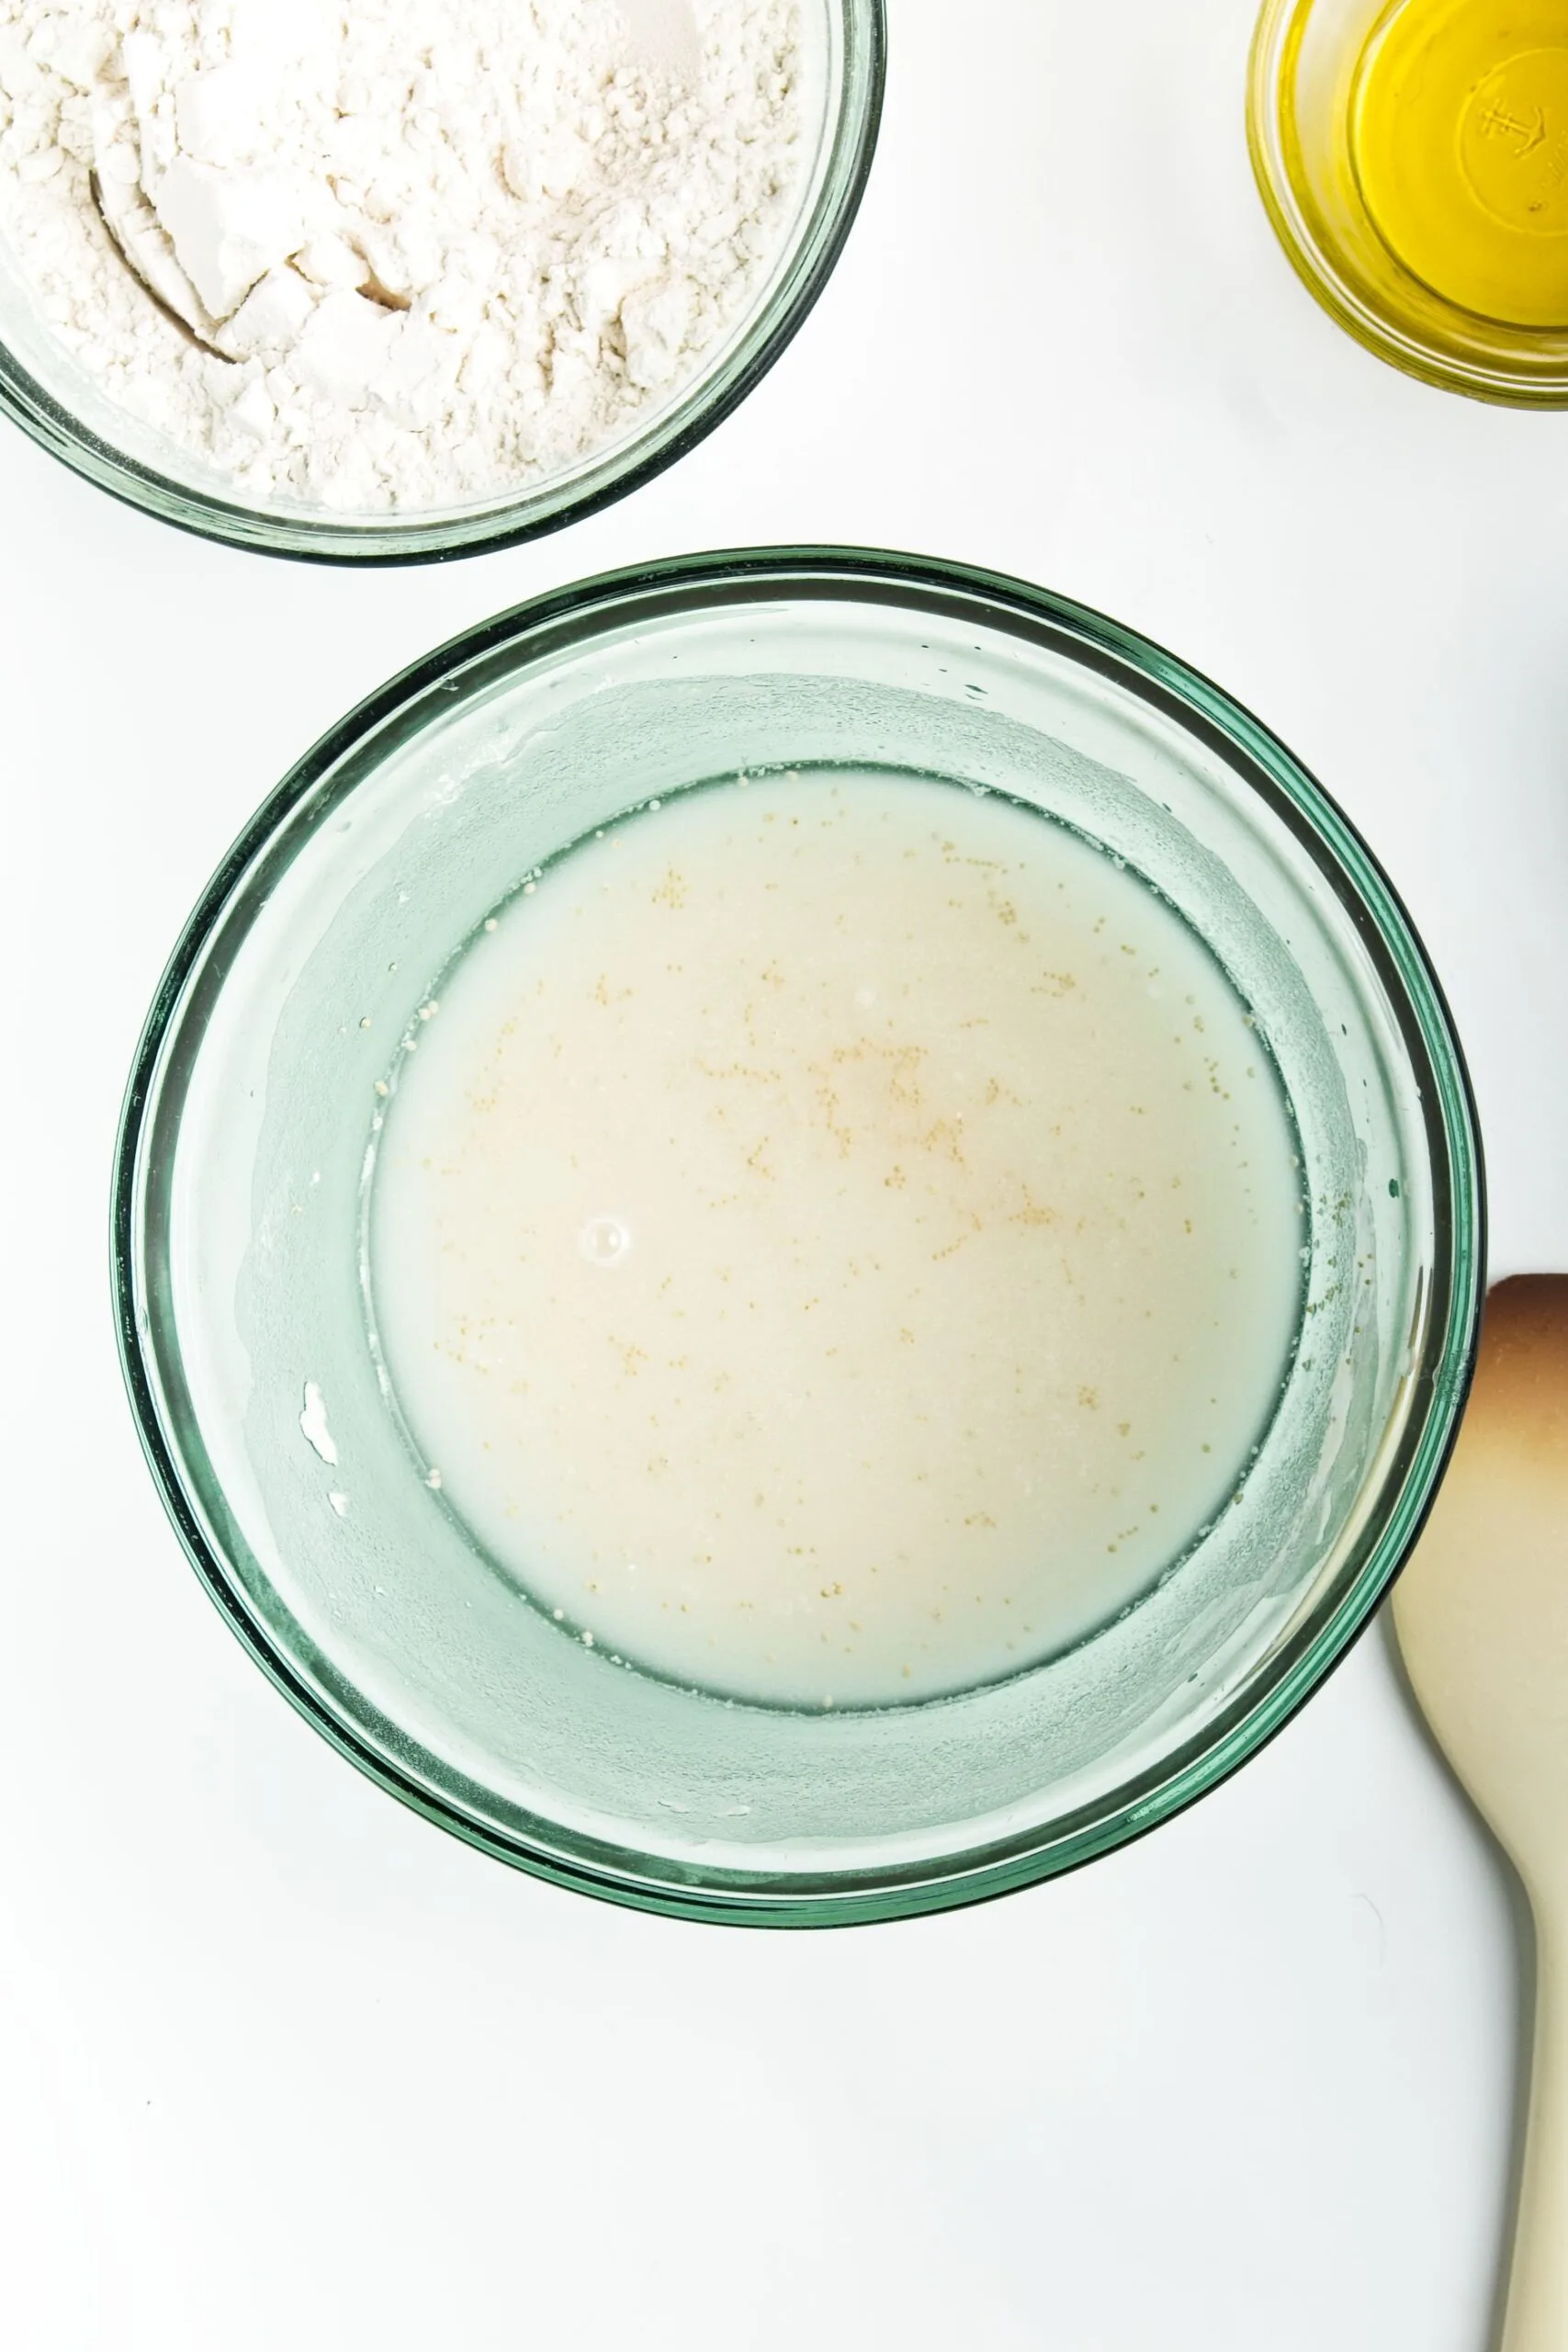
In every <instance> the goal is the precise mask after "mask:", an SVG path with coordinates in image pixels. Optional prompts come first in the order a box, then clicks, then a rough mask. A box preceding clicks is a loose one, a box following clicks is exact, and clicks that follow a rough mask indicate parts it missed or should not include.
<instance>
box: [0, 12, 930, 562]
mask: <svg viewBox="0 0 1568 2352" xmlns="http://www.w3.org/2000/svg"><path fill="white" fill-rule="evenodd" d="M800 19H801V58H802V69H803V72H802V79H803V88H804V96H805V119H806V123H807V134H806V137H807V153H808V155H809V158H810V161H809V164H808V166H807V169H806V171H805V172H804V174H803V175H802V181H801V189H800V196H799V200H798V203H797V207H796V210H795V219H794V221H793V223H792V224H791V226H790V229H789V231H788V232H787V234H786V236H785V237H784V240H783V242H782V244H781V246H780V250H779V253H778V254H777V257H776V258H775V260H774V263H773V267H772V269H771V270H770V271H769V273H768V275H767V277H766V278H765V279H764V280H763V281H762V282H761V285H760V286H759V288H758V289H757V291H756V294H755V296H754V297H753V300H752V301H751V303H750V308H749V309H748V311H747V312H746V314H745V316H744V317H743V318H742V319H741V320H740V322H739V324H738V325H737V326H736V327H735V328H734V330H733V331H732V332H731V334H729V336H728V339H727V340H726V341H725V342H724V343H723V344H721V345H719V346H718V347H717V348H716V349H715V350H714V351H713V352H711V353H710V354H709V355H708V356H707V358H706V359H705V361H704V363H703V366H702V368H701V369H700V370H699V372H698V373H697V374H696V375H695V376H694V377H692V378H689V379H686V380H684V381H683V382H682V383H681V384H680V385H679V386H678V387H677V388H676V390H674V391H673V392H672V393H671V396H670V397H669V398H668V399H667V400H665V401H663V402H662V404H655V405H653V406H651V407H650V408H649V410H647V411H646V412H645V413H643V414H642V415H641V416H639V417H638V418H637V422H636V424H634V426H633V427H632V429H631V431H630V432H629V433H628V434H626V435H625V436H624V437H623V438H622V439H620V440H619V441H617V442H615V443H614V444H612V445H611V446H610V447H606V448H604V449H601V450H599V451H597V452H596V453H595V454H594V455H593V456H592V457H591V458H586V459H585V460H584V461H583V462H582V463H581V465H578V466H576V467H574V468H573V469H570V471H569V472H565V473H559V474H555V475H552V476H550V477H548V478H547V480H544V481H536V482H531V483H528V484H526V485H525V486H524V487H523V488H522V489H520V490H516V491H512V492H501V493H499V494H497V495H496V496H494V497H491V498H487V499H484V500H481V501H479V502H478V503H475V504H472V505H465V506H462V507H457V508H451V509H447V510H444V511H440V512H422V513H406V514H402V513H386V512H378V513H376V514H373V515H352V514H339V513H329V512H327V511H326V510H325V509H323V508H321V507H319V506H310V505H307V504H305V503H299V502H295V503H288V502H285V501H282V500H279V501H277V502H276V503H266V504H263V505H253V504H249V503H244V502H243V501H242V500H240V499H237V498H236V496H235V493H234V488H233V485H232V483H231V482H230V481H228V479H227V477H226V476H223V475H220V474H219V473H217V472H215V471H214V470H212V469H210V468H205V469H204V468H203V467H202V466H201V465H200V464H199V462H198V461H197V459H196V458H193V457H192V456H190V455H189V454H188V453H187V452H186V451H185V450H183V449H181V448H180V447H179V446H178V445H177V444H176V443H175V442H174V441H172V440H171V439H169V437H168V436H167V435H163V434H160V433H158V432H157V431H156V430H155V429H154V428H153V427H152V426H151V425H145V424H141V422H140V420H138V419H137V418H135V417H133V416H132V415H130V413H128V412H127V411H126V410H125V409H123V408H121V407H119V406H118V405H117V404H116V403H115V402H114V401H111V400H110V399H109V398H108V397H107V394H106V393H105V392H104V390H103V389H102V388H101V386H100V385H99V384H98V383H97V382H96V380H95V379H92V378H91V377H89V376H88V375H87V374H86V373H85V370H84V369H83V368H81V367H80V366H78V364H77V363H76V361H75V360H74V359H73V357H72V356H71V354H70V353H69V352H67V351H66V350H65V349H64V348H63V347H62V345H60V343H59V342H58V341H57V340H56V339H55V337H54V336H53V335H52V334H51V332H50V330H49V328H48V326H47V325H46V323H45V322H43V321H42V320H41V319H40V318H39V314H38V311H37V308H36V305H35V303H34V301H33V299H32V297H31V295H30V294H29V293H28V289H27V288H26V287H25V286H24V285H23V283H22V282H21V279H20V277H19V276H18V274H17V268H16V265H15V264H14V262H13V261H12V260H11V258H10V256H9V254H7V253H6V249H5V243H4V238H3V236H0V413H4V414H5V415H7V416H9V417H11V418H13V419H14V420H15V422H16V423H17V424H19V425H20V426H21V427H22V429H23V430H24V432H27V433H29V434H31V435H32V437H33V439H34V440H35V441H37V442H39V444H40V446H41V447H44V448H45V449H47V450H49V451H50V453H51V455H52V456H54V457H56V458H61V459H62V461H63V463H64V464H66V465H68V466H70V467H72V468H73V469H74V471H76V472H77V473H79V474H82V475H85V478H86V479H87V481H92V482H96V483H97V485H98V487H99V488H100V489H101V490H107V491H109V492H112V493H113V495H114V496H115V497H117V498H122V499H125V500H127V501H129V502H130V504H132V505H134V506H141V507H143V508H145V510H146V511H147V513H148V514H150V515H158V516H159V517H161V519H162V520H163V521H164V522H167V523H175V524H177V525H179V526H181V528H183V529H186V530H190V531H196V532H198V533H200V534H201V535H202V536H203V537H207V538H211V539H220V540H225V541H227V542H228V543H229V544H230V545H231V546H234V547H243V548H254V549H256V550H257V551H259V552H260V553H262V554H266V555H287V556H299V557H308V558H312V559H314V560H319V561H324V562H342V563H416V562H422V561H429V560H435V559H439V558H443V557H448V556H457V555H473V554H478V553H480V552H483V551H484V550H486V549H489V548H499V547H506V546H510V545H512V544H513V543H514V542H516V541H518V540H522V539H528V538H535V537H539V536H540V535H542V534H543V533H545V532H547V531H552V530H557V529H559V528H560V527H561V526H562V525H564V524H567V523H572V522H576V521H577V520H578V519H579V518H580V517H581V516H582V515H590V514H592V513H593V512H594V511H595V509H597V508H599V507H601V506H605V505H608V504H609V503H611V502H612V501H613V500H615V499H617V498H620V497H623V496H624V495H625V494H626V492H627V491H631V490H635V489H637V487H638V486H639V485H640V484H641V483H643V482H645V481H650V480H651V479H652V477H653V476H654V475H655V474H657V473H660V472H661V471H662V470H663V469H664V468H665V467H666V466H669V465H672V464H673V463H674V462H675V460H676V459H677V458H681V457H683V456H684V455H685V453H686V451H687V450H688V449H691V448H694V447H695V446H696V444H697V443H698V442H699V441H700V440H702V439H703V437H704V436H705V435H706V434H708V433H711V432H712V430H713V428H714V426H715V425H716V424H719V423H721V422H722V420H723V419H724V418H725V417H726V416H728V414H729V413H730V411H731V410H732V409H734V408H735V407H737V406H738V404H739V402H740V401H743V400H744V399H745V398H746V395H747V394H748V393H749V392H750V390H752V388H753V387H754V386H755V385H756V384H758V383H760V382H761V379H762V378H763V376H765V375H766V373H767V371H768V369H769V368H771V367H772V366H773V362H774V360H775V359H776V358H777V357H778V356H779V354H780V353H781V352H782V351H783V350H784V347H785V345H787V344H788V343H789V341H790V339H791V337H792V336H793V335H794V334H795V330H796V329H797V328H798V327H799V325H800V324H801V322H802V321H803V320H804V319H805V317H806V316H807V312H808V311H810V309H811V307H812V305H813V303H814V302H815V301H816V300H817V298H818V295H819V294H820V292H821V291H822V288H823V287H824V286H825V285H826V283H827V281H828V278H829V276H830V275H831V273H832V270H833V266H834V265H835V263H836V262H837V260H838V258H839V255H840V252H841V251H842V249H843V245H844V241H845V239H846V238H847V237H848V235H849V232H850V230H851V227H852V224H853V221H854V217H855V214H856V212H857V211H858V210H859V208H860V201H861V198H862V196H863V193H864V189H865V184H866V179H867V176H868V175H869V173H870V170H871V164H872V157H873V155H874V152H875V147H876V137H877V131H878V128H879V125H880V121H881V114H882V96H883V85H884V80H885V76H886V46H887V43H886V14H885V0H800Z"/></svg>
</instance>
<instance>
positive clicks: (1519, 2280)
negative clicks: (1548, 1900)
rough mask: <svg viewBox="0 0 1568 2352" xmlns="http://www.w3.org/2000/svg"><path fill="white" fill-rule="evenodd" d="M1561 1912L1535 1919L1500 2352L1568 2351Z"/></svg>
mask: <svg viewBox="0 0 1568 2352" xmlns="http://www.w3.org/2000/svg"><path fill="white" fill-rule="evenodd" d="M1564 1908H1565V1906H1563V1905H1557V1906H1555V1916H1552V1915H1551V1913H1549V1912H1548V1911H1547V1909H1546V1908H1545V1906H1544V1905H1542V1906H1541V1907H1540V1908H1538V1910H1537V1913H1536V2016H1535V2051H1534V2056H1533V2059H1532V2062H1531V2081H1530V2104H1529V2123H1528V2124H1527V2126H1526V2133H1527V2136H1526V2140H1525V2168H1524V2175H1523V2177H1522V2179H1521V2181H1520V2184H1519V2215H1518V2222H1517V2227H1516V2230H1515V2233H1514V2267H1513V2277H1512V2279H1511V2281H1510V2283H1509V2287H1508V2303H1507V2316H1506V2321H1505V2323H1504V2328H1503V2345H1502V2352H1568V1977H1565V1976H1564V1974H1563V1965H1562V1963H1563V1955H1564V1951H1565V1949H1568V1939H1565V1937H1564V1933H1563V1930H1564V1928H1565V1927H1568V1918H1565V1917H1564Z"/></svg>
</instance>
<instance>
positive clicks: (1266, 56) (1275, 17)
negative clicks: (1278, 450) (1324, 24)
mask: <svg viewBox="0 0 1568 2352" xmlns="http://www.w3.org/2000/svg"><path fill="white" fill-rule="evenodd" d="M1316 5H1317V0H1262V6H1261V7H1260V9H1259V12H1258V20H1257V24H1256V26H1255V28H1254V30H1253V35H1252V47H1251V51H1250V55H1249V58H1248V62H1247V152H1248V153H1249V154H1250V156H1251V159H1252V170H1253V176H1254V178H1255V180H1256V181H1257V184H1258V195H1259V196H1260V198H1262V202H1263V209H1264V210H1265V212H1267V214H1268V216H1269V223H1270V225H1271V227H1272V228H1273V231H1274V233H1275V236H1276V237H1277V238H1278V240H1279V242H1280V246H1281V247H1282V249H1283V251H1284V254H1285V257H1286V259H1287V260H1288V261H1289V263H1290V265H1291V266H1292V269H1293V270H1294V271H1295V273H1296V276H1297V277H1299V278H1300V279H1301V281H1302V283H1303V286H1304V287H1305V288H1306V289H1307V291H1308V292H1309V293H1310V294H1311V295H1312V297H1313V299H1314V301H1316V302H1317V304H1318V305H1319V307H1320V308H1321V309H1322V310H1324V311H1326V312H1327V313H1328V316H1329V317H1330V318H1331V319H1332V320H1333V321H1334V322H1335V323H1336V325H1337V326H1340V327H1343V328H1344V330H1345V332H1346V334H1348V335H1350V336H1351V337H1352V338H1353V339H1354V340H1355V341H1356V342H1357V343H1359V345H1361V347H1362V349H1363V350H1366V351H1370V352H1371V353H1372V355H1373V356H1374V357H1375V358H1378V359H1382V360H1385V361H1387V362H1388V363H1389V364H1390V365H1391V366H1393V367H1395V368H1400V369H1402V370H1403V371H1404V374H1405V375H1407V376H1414V377H1415V378H1416V379H1417V380H1418V381H1419V382H1421V383H1424V384H1429V385H1431V386H1432V387H1433V388H1434V389H1435V390H1438V391H1448V392H1461V393H1463V394H1465V395H1466V396H1467V397H1468V398H1470V399H1471V400H1479V401H1492V402H1494V403H1495V404H1496V405H1497V406H1500V407H1504V408H1529V409H1556V408H1568V334H1564V333H1561V332H1558V333H1553V332H1552V331H1551V330H1549V329H1546V328H1540V329H1529V328H1508V327H1507V326H1506V325H1505V324H1503V323H1502V322H1496V321H1488V322H1486V323H1487V324H1488V325H1490V326H1492V327H1493V328H1494V330H1495V333H1496V334H1498V335H1499V336H1500V337H1504V338H1508V337H1512V338H1514V339H1516V340H1517V344H1518V347H1519V353H1520V364H1519V365H1518V366H1517V367H1512V368H1511V367H1509V366H1507V365H1506V363H1505V362H1504V361H1503V360H1502V359H1501V358H1498V359H1496V360H1495V361H1493V362H1490V363H1489V362H1487V361H1484V360H1483V359H1481V358H1479V357H1469V356H1465V355H1464V354H1463V353H1461V351H1459V350H1457V349H1448V348H1445V347H1444V346H1443V345H1440V344H1438V343H1437V342H1433V341H1429V340H1427V339H1426V338H1425V337H1423V336H1421V335H1418V334H1413V333H1411V332H1410V331H1409V330H1407V329H1406V328H1405V327H1404V326H1402V325H1401V324H1400V322H1399V321H1398V320H1397V319H1396V318H1394V317H1393V316H1392V315H1391V314H1390V313H1389V312H1388V311H1385V310H1383V309H1382V308H1380V307H1379V306H1378V305H1377V304H1376V303H1374V302H1372V301H1371V300H1368V299H1367V298H1366V296H1365V295H1363V294H1362V293H1361V291H1360V290H1359V288H1358V287H1357V285H1356V283H1355V282H1354V280H1353V279H1352V278H1351V277H1349V276H1348V274H1347V273H1346V272H1345V271H1344V270H1343V269H1341V268H1340V266H1339V265H1338V262H1337V256H1336V253H1335V247H1334V243H1333V241H1332V239H1330V238H1327V237H1325V236H1324V235H1323V234H1321V233H1320V232H1319V229H1318V226H1317V224H1316V222H1315V221H1314V218H1313V216H1312V213H1311V211H1310V210H1309V209H1308V207H1307V206H1306V205H1305V204H1303V200H1302V198H1301V197H1300V196H1299V195H1298V193H1297V191H1296V188H1295V186H1294V183H1293V181H1292V175H1291V172H1290V168H1289V164H1288V163H1287V160H1286V159H1287V156H1288V155H1289V153H1291V151H1292V149H1293V148H1294V147H1295V146H1296V145H1297V131H1296V117H1295V109H1294V106H1293V104H1292V102H1291V97H1290V91H1289V88H1288V86H1287V85H1288V80H1289V76H1290V73H1291V68H1292V62H1293V59H1294V55H1295V51H1296V49H1297V47H1298V46H1299V43H1300V39H1301V35H1302V31H1303V28H1304V26H1305V22H1306V19H1307V17H1308V16H1309V15H1310V14H1311V13H1312V10H1313V8H1314V6H1316ZM1399 266H1401V267H1403V266H1404V265H1403V264H1400V265H1399ZM1428 290H1429V289H1428ZM1430 299H1431V300H1432V301H1433V302H1434V303H1435V304H1436V305H1438V307H1439V308H1446V309H1448V310H1449V311H1450V312H1451V315H1452V316H1453V317H1454V318H1456V319H1465V318H1468V317H1469V316H1470V313H1468V312H1466V311H1462V310H1461V309H1460V308H1459V307H1458V306H1457V305H1454V304H1445V303H1444V301H1443V298H1442V297H1441V296H1438V295H1436V294H1431V295H1430ZM1548 343H1550V344H1551V345H1552V346H1553V349H1552V353H1551V357H1550V358H1549V359H1547V360H1546V361H1544V362H1543V363H1541V364H1538V365H1536V366H1533V367H1532V366H1529V365H1526V364H1524V358H1523V355H1524V354H1525V353H1526V352H1527V351H1528V350H1529V348H1530V347H1531V346H1532V345H1536V346H1540V345H1544V344H1548Z"/></svg>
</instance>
